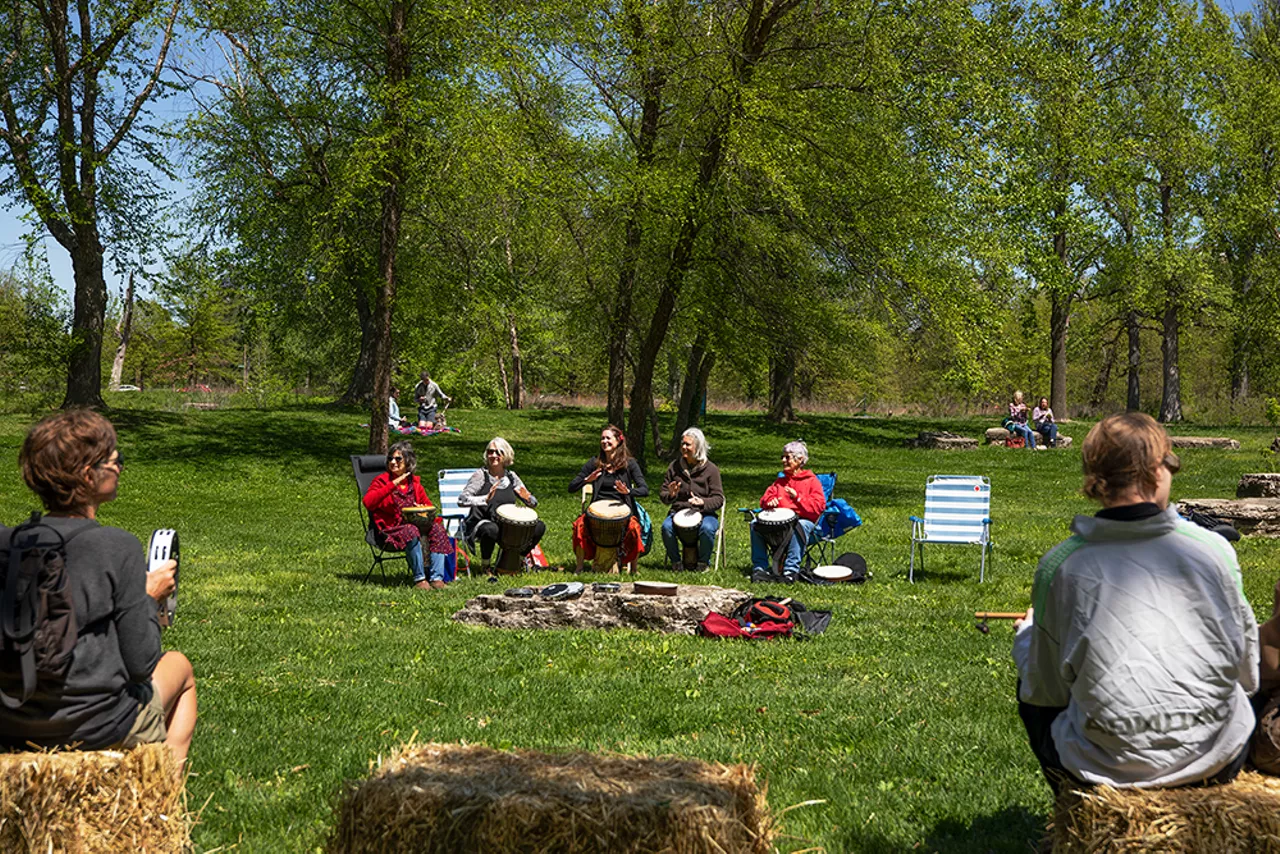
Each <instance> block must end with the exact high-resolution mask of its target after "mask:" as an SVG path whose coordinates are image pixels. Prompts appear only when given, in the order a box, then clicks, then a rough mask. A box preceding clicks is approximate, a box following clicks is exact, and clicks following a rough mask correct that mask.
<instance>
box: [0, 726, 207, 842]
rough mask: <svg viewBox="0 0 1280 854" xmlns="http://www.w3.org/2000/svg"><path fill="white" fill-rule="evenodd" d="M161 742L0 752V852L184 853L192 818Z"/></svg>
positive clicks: (170, 757) (168, 755) (176, 776)
mask: <svg viewBox="0 0 1280 854" xmlns="http://www.w3.org/2000/svg"><path fill="white" fill-rule="evenodd" d="M175 771H176V768H175V766H174V760H173V754H172V753H170V752H169V748H167V747H165V746H164V745H163V744H147V745H142V746H141V747H137V748H135V749H133V750H130V751H126V752H120V751H115V750H99V751H49V752H29V753H6V754H0V851H5V852H41V854H43V852H50V851H67V852H75V854H98V852H102V854H108V852H110V854H116V852H120V851H147V852H169V851H174V852H176V851H183V850H185V849H186V848H187V847H188V846H189V844H190V836H191V822H190V818H189V816H188V814H187V809H186V801H185V798H184V797H183V781H182V779H181V778H180V777H179V776H178V775H177V774H175Z"/></svg>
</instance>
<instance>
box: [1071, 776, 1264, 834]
mask: <svg viewBox="0 0 1280 854" xmlns="http://www.w3.org/2000/svg"><path fill="white" fill-rule="evenodd" d="M1052 838H1053V850H1054V852H1055V854H1084V852H1089V854H1118V852H1124V854H1156V852H1160V854H1210V852H1212V854H1267V852H1271V854H1280V779H1278V778H1276V777H1268V776H1265V775H1263V774H1258V773H1255V772H1252V771H1246V772H1244V773H1242V774H1240V776H1238V777H1237V778H1236V779H1235V780H1234V781H1233V782H1231V783H1229V784H1227V785H1225V786H1205V787H1202V788H1195V789H1188V788H1182V789H1113V788H1111V787H1109V786H1098V787H1096V788H1089V789H1083V790H1077V791H1065V790H1064V792H1063V794H1062V795H1061V796H1060V797H1059V798H1058V802H1057V804H1056V805H1055V808H1054V822H1053V830H1052Z"/></svg>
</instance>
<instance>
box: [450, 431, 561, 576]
mask: <svg viewBox="0 0 1280 854" xmlns="http://www.w3.org/2000/svg"><path fill="white" fill-rule="evenodd" d="M515 459H516V452H515V451H514V450H513V449H512V447H511V444H510V443H509V442H508V441H507V440H506V439H503V438H502V437H501V436H499V437H497V438H495V439H493V440H491V441H490V442H489V445H488V447H486V448H485V449H484V464H485V467H484V468H482V469H477V470H476V473H475V474H473V475H471V478H470V479H469V480H468V481H467V485H466V486H464V487H463V488H462V494H461V495H459V496H458V505H459V506H461V507H469V508H471V512H470V513H469V514H468V515H467V521H466V523H465V525H464V527H463V531H464V533H463V537H464V538H465V539H466V541H467V542H468V543H469V544H471V547H472V548H473V549H474V548H475V546H476V544H479V546H480V566H481V568H482V569H483V570H484V573H485V575H489V574H490V570H489V564H490V562H491V560H492V558H493V548H494V546H496V545H497V543H498V538H499V536H500V535H501V533H502V532H501V530H500V529H499V527H498V519H497V516H496V515H495V514H496V512H497V509H498V508H499V507H502V506H503V505H506V504H515V503H516V499H519V500H521V501H523V502H524V503H525V504H526V505H528V506H529V507H535V508H536V507H537V506H538V499H536V498H534V497H533V494H532V493H530V492H529V490H528V489H527V488H526V487H525V485H524V482H523V481H522V480H520V475H518V474H516V473H515V472H514V471H512V470H511V469H510V468H508V466H510V465H511V464H512V463H513V462H515ZM546 532H547V523H546V522H543V521H542V520H541V519H539V520H538V521H536V522H534V524H533V542H531V543H529V546H528V548H526V549H525V550H524V551H523V552H522V553H521V554H522V555H527V554H528V553H529V552H531V551H533V548H534V546H536V545H537V544H538V543H539V542H540V541H541V540H542V535H543V534H545V533H546Z"/></svg>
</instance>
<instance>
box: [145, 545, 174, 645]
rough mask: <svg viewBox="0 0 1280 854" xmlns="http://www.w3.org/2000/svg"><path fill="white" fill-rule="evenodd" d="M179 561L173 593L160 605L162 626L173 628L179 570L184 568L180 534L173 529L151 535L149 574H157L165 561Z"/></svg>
mask: <svg viewBox="0 0 1280 854" xmlns="http://www.w3.org/2000/svg"><path fill="white" fill-rule="evenodd" d="M169 560H173V561H177V562H178V566H177V567H175V568H174V570H173V593H171V594H169V598H168V599H166V600H164V601H163V602H161V603H160V614H159V616H160V625H162V626H172V625H173V617H174V615H175V614H176V613H177V612H178V570H179V569H181V566H182V557H181V554H180V553H179V551H178V532H177V531H175V530H173V529H172V528H160V529H159V530H157V531H153V532H152V533H151V542H149V543H147V572H155V571H156V570H157V569H159V568H160V567H161V566H162V565H164V563H165V561H169Z"/></svg>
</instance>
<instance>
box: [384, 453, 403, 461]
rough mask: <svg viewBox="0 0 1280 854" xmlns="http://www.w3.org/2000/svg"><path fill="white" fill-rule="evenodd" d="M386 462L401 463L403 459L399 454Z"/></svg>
mask: <svg viewBox="0 0 1280 854" xmlns="http://www.w3.org/2000/svg"><path fill="white" fill-rule="evenodd" d="M388 462H392V463H402V462H404V457H402V456H400V455H399V454H395V455H394V456H392V457H391V459H390V460H388Z"/></svg>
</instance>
